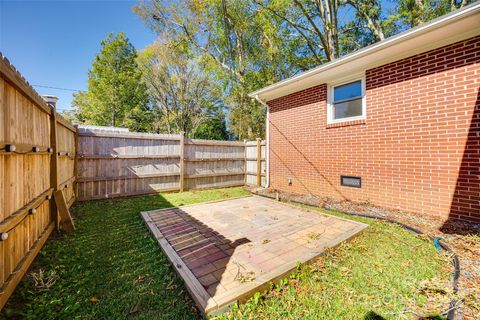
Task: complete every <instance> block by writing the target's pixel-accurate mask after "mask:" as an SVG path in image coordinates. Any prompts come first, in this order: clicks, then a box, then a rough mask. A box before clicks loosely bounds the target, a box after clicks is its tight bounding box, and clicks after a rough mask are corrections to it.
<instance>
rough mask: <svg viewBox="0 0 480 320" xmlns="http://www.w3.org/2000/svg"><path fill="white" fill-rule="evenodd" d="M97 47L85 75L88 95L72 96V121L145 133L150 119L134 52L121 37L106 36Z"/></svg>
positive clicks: (84, 93) (129, 44)
mask: <svg viewBox="0 0 480 320" xmlns="http://www.w3.org/2000/svg"><path fill="white" fill-rule="evenodd" d="M101 46H102V49H101V50H100V53H98V54H97V56H96V57H95V60H94V61H93V63H92V68H91V69H90V71H89V73H88V91H87V92H79V93H76V94H75V95H74V100H73V102H72V104H73V106H74V107H75V111H74V117H75V119H76V121H77V122H79V123H85V124H92V125H101V126H114V127H127V128H129V129H131V130H132V131H148V130H149V129H150V116H151V115H150V110H149V101H148V94H147V87H146V85H145V84H144V83H143V82H142V79H141V73H140V70H139V68H138V66H137V63H136V57H137V51H136V50H135V48H134V47H133V45H132V44H131V43H130V42H129V40H128V38H127V37H126V36H125V34H124V33H120V34H117V35H113V34H110V35H109V36H108V37H107V38H106V39H105V40H103V41H102V42H101Z"/></svg>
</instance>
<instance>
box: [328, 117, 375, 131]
mask: <svg viewBox="0 0 480 320" xmlns="http://www.w3.org/2000/svg"><path fill="white" fill-rule="evenodd" d="M362 124H367V120H366V119H360V120H351V121H342V122H337V123H329V124H327V129H330V128H339V127H349V126H358V125H362Z"/></svg>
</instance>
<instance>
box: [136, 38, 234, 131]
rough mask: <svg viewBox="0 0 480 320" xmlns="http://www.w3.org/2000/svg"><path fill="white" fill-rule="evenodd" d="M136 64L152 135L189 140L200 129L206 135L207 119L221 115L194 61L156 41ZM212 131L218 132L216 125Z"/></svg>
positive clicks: (211, 84) (211, 86)
mask: <svg viewBox="0 0 480 320" xmlns="http://www.w3.org/2000/svg"><path fill="white" fill-rule="evenodd" d="M137 62H138V65H139V67H140V70H141V72H142V79H143V81H144V83H145V84H146V85H147V88H148V92H149V94H150V97H151V99H152V120H153V122H152V126H153V129H154V131H155V132H158V133H161V132H166V133H178V132H181V131H183V132H184V133H185V135H186V136H187V137H192V136H193V135H194V134H195V133H197V129H198V128H199V127H200V126H202V130H203V131H204V132H207V131H208V128H206V126H207V127H208V124H210V123H211V120H209V118H212V117H213V118H215V117H216V116H217V115H218V114H222V115H223V113H221V112H220V110H221V105H220V103H219V102H221V100H220V99H218V97H219V95H218V89H217V87H216V85H215V84H214V82H213V81H212V80H211V79H210V78H209V77H208V75H207V74H206V73H204V72H202V71H201V70H200V69H199V64H198V62H197V61H196V60H195V59H191V58H190V57H188V55H187V54H185V53H184V52H181V51H179V50H177V49H176V48H175V47H173V46H169V45H168V42H167V43H166V42H165V41H163V42H161V41H157V42H156V43H154V44H153V45H150V46H148V47H147V48H145V49H144V50H143V51H142V52H141V54H140V55H139V58H138V59H137ZM224 121H225V120H224V119H223V122H224ZM215 127H216V128H217V131H218V130H219V129H221V127H218V124H215ZM223 127H225V126H223ZM212 129H213V128H212ZM198 134H199V133H197V135H198ZM219 135H220V136H221V135H222V133H219Z"/></svg>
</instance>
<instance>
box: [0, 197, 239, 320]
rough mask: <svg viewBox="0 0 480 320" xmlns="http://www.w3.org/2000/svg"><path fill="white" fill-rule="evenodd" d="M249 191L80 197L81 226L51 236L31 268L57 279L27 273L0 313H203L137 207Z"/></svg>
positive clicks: (85, 316) (147, 315)
mask: <svg viewBox="0 0 480 320" xmlns="http://www.w3.org/2000/svg"><path fill="white" fill-rule="evenodd" d="M243 194H245V192H244V191H243V190H242V189H241V188H231V189H221V190H209V191H204V192H185V193H175V194H174V193H172V194H163V195H152V196H141V197H132V198H124V199H118V200H99V201H88V202H81V203H77V204H75V205H74V207H73V208H72V212H73V214H74V217H75V219H76V226H77V230H76V232H75V233H74V234H72V235H55V237H53V238H51V239H49V240H48V241H47V244H46V246H45V247H44V248H43V249H42V250H41V253H40V254H39V255H38V257H37V258H36V259H35V261H34V263H33V265H32V267H31V270H30V271H29V272H27V274H30V272H32V271H33V272H38V271H39V270H40V269H42V270H44V272H45V274H46V275H47V276H50V275H52V274H55V277H56V278H57V280H56V282H55V284H54V285H53V286H52V288H51V289H49V290H40V288H39V287H38V286H35V283H34V281H33V280H32V278H31V277H30V276H26V277H25V278H24V279H23V280H22V281H21V283H20V285H19V286H18V287H17V289H16V291H15V292H14V294H13V295H12V297H11V298H10V300H9V302H8V303H7V305H6V306H5V308H4V309H3V310H2V312H1V314H0V318H1V319H72V318H75V317H81V318H82V319H127V318H128V319H196V318H201V316H200V314H199V313H198V311H197V310H196V308H195V305H194V303H193V301H192V300H191V298H190V296H189V294H188V292H187V291H186V289H185V287H184V285H183V282H182V280H181V278H180V277H178V276H177V274H176V273H175V271H174V269H173V268H172V266H171V264H170V262H169V261H168V259H167V257H166V256H165V255H164V254H163V253H162V252H161V250H160V249H159V247H158V243H157V241H156V240H155V239H153V238H152V237H151V236H150V233H149V231H148V229H147V227H146V226H145V224H144V222H143V221H142V219H141V218H140V216H139V212H141V211H149V210H154V209H160V208H167V207H173V206H179V205H183V204H193V203H199V202H205V201H210V200H217V199H222V198H229V197H236V196H240V195H243Z"/></svg>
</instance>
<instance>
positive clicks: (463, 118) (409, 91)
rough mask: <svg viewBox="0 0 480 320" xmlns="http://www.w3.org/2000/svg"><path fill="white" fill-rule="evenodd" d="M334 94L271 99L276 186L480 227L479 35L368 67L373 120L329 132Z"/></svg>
mask: <svg viewBox="0 0 480 320" xmlns="http://www.w3.org/2000/svg"><path fill="white" fill-rule="evenodd" d="M326 88H327V86H326V84H320V85H318V86H316V87H312V88H309V89H306V90H303V91H300V92H296V93H294V94H290V95H288V96H285V97H281V98H278V99H275V100H272V101H270V102H269V103H268V105H269V107H270V144H271V148H270V186H271V187H272V188H275V189H279V190H283V191H289V192H296V193H305V194H313V195H318V196H322V197H330V198H334V199H337V200H352V201H356V202H362V201H369V202H371V203H373V204H376V205H378V206H383V207H386V208H391V209H400V210H405V211H413V212H419V213H423V214H429V215H437V216H441V217H442V218H445V219H447V218H450V219H462V220H465V221H473V222H480V92H479V90H480V37H475V38H472V39H469V40H467V41H463V42H460V43H456V44H453V45H450V46H447V47H443V48H439V49H435V50H432V51H429V52H427V53H423V54H419V55H416V56H412V57H409V58H406V59H403V60H400V61H397V62H394V63H390V64H387V65H384V66H381V67H378V68H374V69H371V70H367V71H366V89H367V92H366V97H367V98H366V101H367V119H366V120H364V121H356V122H351V123H343V124H337V125H328V126H327V118H326V117H327V106H326ZM340 175H352V176H361V177H362V188H361V189H358V188H350V187H343V186H340ZM289 178H291V179H292V181H293V183H292V185H291V186H289V185H288V182H287V181H288V179H289Z"/></svg>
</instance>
